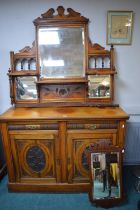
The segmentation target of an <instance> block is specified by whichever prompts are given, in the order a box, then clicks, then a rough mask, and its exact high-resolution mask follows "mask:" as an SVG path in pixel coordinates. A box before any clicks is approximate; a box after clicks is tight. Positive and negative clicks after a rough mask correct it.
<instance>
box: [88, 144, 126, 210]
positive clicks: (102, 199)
mask: <svg viewBox="0 0 140 210" xmlns="http://www.w3.org/2000/svg"><path fill="white" fill-rule="evenodd" d="M89 159H90V162H89V164H90V192H89V198H90V201H91V202H92V203H93V204H96V205H99V206H102V207H105V208H108V207H111V206H113V205H116V204H117V203H119V202H120V201H121V200H122V198H123V196H122V176H121V162H122V154H121V150H120V149H119V148H116V147H113V146H111V147H109V148H107V149H95V150H94V151H93V152H91V153H90V158H89ZM108 201H109V202H108Z"/></svg>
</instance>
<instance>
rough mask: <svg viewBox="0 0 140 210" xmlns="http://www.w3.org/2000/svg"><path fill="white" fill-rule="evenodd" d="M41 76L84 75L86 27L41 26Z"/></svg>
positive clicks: (39, 34) (39, 35)
mask: <svg viewBox="0 0 140 210" xmlns="http://www.w3.org/2000/svg"><path fill="white" fill-rule="evenodd" d="M38 37H39V59H40V69H41V77H43V78H63V77H64V78H65V77H83V76H84V74H85V65H84V63H85V62H84V59H85V37H84V28H82V27H81V28H80V27H79V28H53V27H51V28H49V27H45V28H39V33H38Z"/></svg>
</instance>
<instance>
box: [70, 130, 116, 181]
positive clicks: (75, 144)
mask: <svg viewBox="0 0 140 210" xmlns="http://www.w3.org/2000/svg"><path fill="white" fill-rule="evenodd" d="M116 137H117V132H116V130H115V129H114V130H105V131H103V130H102V131H93V132H92V131H83V130H79V131H78V130H77V131H68V139H67V147H68V182H69V183H72V182H78V183H79V182H81V183H85V182H88V181H89V164H88V154H89V151H90V148H91V147H92V146H94V144H97V143H99V142H102V143H109V144H114V145H116V143H117V142H116V140H117V138H116Z"/></svg>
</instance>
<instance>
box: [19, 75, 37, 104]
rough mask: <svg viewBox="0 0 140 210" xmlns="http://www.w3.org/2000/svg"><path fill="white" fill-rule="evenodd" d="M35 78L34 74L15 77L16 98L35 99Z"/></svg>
mask: <svg viewBox="0 0 140 210" xmlns="http://www.w3.org/2000/svg"><path fill="white" fill-rule="evenodd" d="M36 80H37V78H36V77H34V76H28V77H27V76H24V77H16V79H15V83H16V100H19V101H20V100H36V99H37V88H36Z"/></svg>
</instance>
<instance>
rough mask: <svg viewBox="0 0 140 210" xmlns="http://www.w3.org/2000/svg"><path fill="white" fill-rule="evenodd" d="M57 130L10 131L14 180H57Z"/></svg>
mask: <svg viewBox="0 0 140 210" xmlns="http://www.w3.org/2000/svg"><path fill="white" fill-rule="evenodd" d="M57 136H58V133H57V131H26V132H24V131H18V132H17V131H11V132H10V141H11V149H12V154H13V161H14V166H15V174H16V177H15V179H16V181H19V182H22V181H23V182H25V181H26V182H28V181H29V182H31V181H32V182H34V181H35V182H41V181H43V182H45V181H46V182H57V181H58V182H59V181H60V174H59V172H60V166H59V165H58V164H57V163H59V161H58V159H59V151H58V149H59V147H58V145H57V144H58V141H57V140H58V139H57V138H58V137H57Z"/></svg>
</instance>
